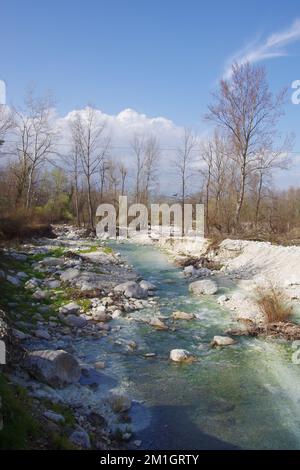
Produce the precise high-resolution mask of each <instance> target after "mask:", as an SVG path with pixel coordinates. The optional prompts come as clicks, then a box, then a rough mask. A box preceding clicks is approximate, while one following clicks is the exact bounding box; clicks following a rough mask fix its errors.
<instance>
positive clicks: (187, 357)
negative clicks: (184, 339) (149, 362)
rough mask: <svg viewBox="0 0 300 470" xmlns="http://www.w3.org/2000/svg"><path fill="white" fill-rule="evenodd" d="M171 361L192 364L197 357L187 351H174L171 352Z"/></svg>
mask: <svg viewBox="0 0 300 470" xmlns="http://www.w3.org/2000/svg"><path fill="white" fill-rule="evenodd" d="M170 359H171V361H174V362H191V361H193V360H194V359H195V357H194V356H193V354H192V353H190V352H189V351H187V350H186V349H172V351H170Z"/></svg>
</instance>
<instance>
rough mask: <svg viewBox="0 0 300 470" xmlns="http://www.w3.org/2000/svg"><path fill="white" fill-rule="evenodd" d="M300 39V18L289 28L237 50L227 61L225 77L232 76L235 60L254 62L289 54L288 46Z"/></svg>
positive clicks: (241, 62)
mask: <svg viewBox="0 0 300 470" xmlns="http://www.w3.org/2000/svg"><path fill="white" fill-rule="evenodd" d="M299 40H300V19H296V20H295V21H294V22H293V23H292V24H291V26H290V27H289V28H287V29H285V30H283V31H278V32H276V33H273V34H271V35H270V36H268V37H267V38H266V39H265V40H262V41H261V40H256V41H254V42H252V43H251V44H248V45H247V46H246V47H245V48H244V49H242V50H240V51H238V52H236V53H235V54H234V55H233V56H232V57H230V59H229V60H228V61H227V62H226V66H225V71H224V74H223V77H224V78H230V76H231V66H232V64H233V63H234V62H236V63H238V64H244V63H246V62H250V63H254V62H260V61H262V60H266V59H273V58H275V57H283V56H287V55H288V52H287V50H286V46H287V45H289V44H291V43H293V42H296V41H299Z"/></svg>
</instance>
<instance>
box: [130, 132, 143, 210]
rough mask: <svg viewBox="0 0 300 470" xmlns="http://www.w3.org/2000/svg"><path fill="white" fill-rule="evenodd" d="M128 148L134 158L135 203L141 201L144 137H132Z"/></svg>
mask: <svg viewBox="0 0 300 470" xmlns="http://www.w3.org/2000/svg"><path fill="white" fill-rule="evenodd" d="M130 146H131V148H132V151H133V153H134V156H135V164H136V171H135V201H136V202H140V200H141V190H142V176H143V170H144V157H143V153H144V137H143V136H140V135H138V134H135V135H134V136H133V139H132V140H131V142H130Z"/></svg>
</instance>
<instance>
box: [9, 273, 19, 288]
mask: <svg viewBox="0 0 300 470" xmlns="http://www.w3.org/2000/svg"><path fill="white" fill-rule="evenodd" d="M6 280H7V281H8V282H9V283H10V284H12V285H13V286H19V285H20V284H21V281H20V279H19V278H18V277H15V276H10V275H9V274H8V275H7V276H6Z"/></svg>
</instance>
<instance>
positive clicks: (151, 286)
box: [139, 281, 157, 291]
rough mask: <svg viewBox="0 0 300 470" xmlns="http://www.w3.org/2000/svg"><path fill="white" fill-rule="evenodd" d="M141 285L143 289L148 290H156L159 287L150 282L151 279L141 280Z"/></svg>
mask: <svg viewBox="0 0 300 470" xmlns="http://www.w3.org/2000/svg"><path fill="white" fill-rule="evenodd" d="M139 285H140V287H141V288H142V289H144V290H146V291H148V290H156V289H157V287H156V286H155V285H154V284H152V282H149V281H141V282H140V283H139Z"/></svg>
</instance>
